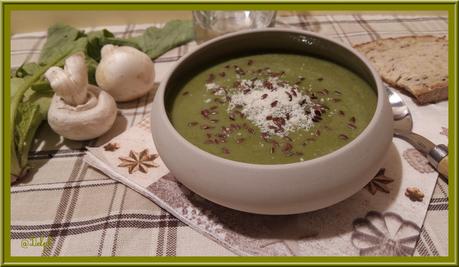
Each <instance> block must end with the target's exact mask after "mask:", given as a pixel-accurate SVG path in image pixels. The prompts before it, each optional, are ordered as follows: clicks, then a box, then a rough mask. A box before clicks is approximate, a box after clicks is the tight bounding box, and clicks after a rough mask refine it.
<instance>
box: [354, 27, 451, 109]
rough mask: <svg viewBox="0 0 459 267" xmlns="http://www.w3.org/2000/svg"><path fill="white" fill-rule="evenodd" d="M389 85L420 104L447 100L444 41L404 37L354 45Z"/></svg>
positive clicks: (426, 37) (423, 37) (445, 46)
mask: <svg viewBox="0 0 459 267" xmlns="http://www.w3.org/2000/svg"><path fill="white" fill-rule="evenodd" d="M355 48H356V49H357V50H359V51H360V52H362V53H363V54H364V55H365V56H366V57H367V58H368V59H369V60H370V61H371V62H372V63H373V64H374V67H375V68H376V70H377V71H378V72H379V74H380V75H381V77H382V79H383V80H384V81H385V82H386V83H388V84H389V85H391V86H393V87H395V88H398V89H402V90H406V91H408V92H410V93H411V94H412V95H413V96H414V97H415V98H416V101H417V102H418V103H419V104H427V103H430V102H438V101H441V100H445V99H448V40H447V39H446V37H435V36H406V37H399V38H387V39H381V40H377V41H373V42H368V43H363V44H359V45H356V46H355Z"/></svg>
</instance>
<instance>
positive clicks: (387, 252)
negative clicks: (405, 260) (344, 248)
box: [351, 211, 421, 256]
mask: <svg viewBox="0 0 459 267" xmlns="http://www.w3.org/2000/svg"><path fill="white" fill-rule="evenodd" d="M353 226H354V232H353V233H352V236H351V242H352V245H354V247H356V248H357V249H359V250H360V256H411V255H413V252H414V247H415V245H416V241H417V240H418V237H419V232H420V230H421V229H420V228H419V227H418V226H417V225H416V224H415V223H414V222H411V221H406V220H404V219H403V218H402V217H400V215H398V214H395V213H393V212H386V213H384V214H381V213H379V212H376V211H370V212H368V213H367V215H366V216H365V218H358V219H356V220H354V222H353Z"/></svg>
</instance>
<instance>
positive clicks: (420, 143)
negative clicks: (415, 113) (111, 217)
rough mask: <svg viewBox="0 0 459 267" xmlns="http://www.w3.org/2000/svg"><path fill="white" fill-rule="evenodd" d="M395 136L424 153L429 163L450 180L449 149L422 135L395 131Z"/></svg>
mask: <svg viewBox="0 0 459 267" xmlns="http://www.w3.org/2000/svg"><path fill="white" fill-rule="evenodd" d="M394 135H395V136H396V137H399V138H401V139H403V140H405V141H407V142H408V143H410V144H411V145H413V146H414V147H415V148H416V149H417V150H419V151H420V152H421V153H423V154H424V155H425V156H426V157H427V160H428V161H429V163H430V164H431V165H432V166H433V167H434V168H435V169H436V170H437V171H438V172H439V173H440V174H441V175H443V177H445V178H446V179H448V147H447V146H445V145H435V144H434V143H432V142H431V141H430V140H428V139H427V138H425V137H424V136H422V135H419V134H416V133H413V132H411V131H403V130H400V129H397V128H396V129H394Z"/></svg>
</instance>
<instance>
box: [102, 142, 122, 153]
mask: <svg viewBox="0 0 459 267" xmlns="http://www.w3.org/2000/svg"><path fill="white" fill-rule="evenodd" d="M118 148H120V145H119V144H118V143H108V144H106V145H105V146H104V150H105V151H115V150H117V149H118Z"/></svg>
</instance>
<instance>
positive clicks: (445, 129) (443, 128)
mask: <svg viewBox="0 0 459 267" xmlns="http://www.w3.org/2000/svg"><path fill="white" fill-rule="evenodd" d="M440 134H441V135H444V136H446V137H448V128H446V127H441V132H440Z"/></svg>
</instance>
